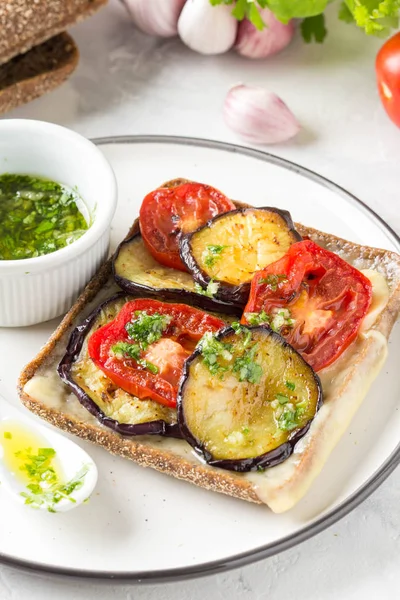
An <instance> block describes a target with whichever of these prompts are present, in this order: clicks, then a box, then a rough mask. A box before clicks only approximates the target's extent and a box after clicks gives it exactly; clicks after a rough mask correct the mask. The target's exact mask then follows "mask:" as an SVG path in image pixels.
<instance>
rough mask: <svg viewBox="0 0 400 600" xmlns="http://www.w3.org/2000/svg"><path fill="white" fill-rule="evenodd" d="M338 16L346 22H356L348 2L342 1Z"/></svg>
mask: <svg viewBox="0 0 400 600" xmlns="http://www.w3.org/2000/svg"><path fill="white" fill-rule="evenodd" d="M338 17H339V19H340V20H341V21H344V23H354V16H353V13H352V12H351V11H350V9H349V7H348V6H347V4H346V2H342V3H341V5H340V7H339V14H338Z"/></svg>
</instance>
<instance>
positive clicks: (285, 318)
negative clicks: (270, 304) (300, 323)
mask: <svg viewBox="0 0 400 600" xmlns="http://www.w3.org/2000/svg"><path fill="white" fill-rule="evenodd" d="M270 325H271V329H272V330H273V331H275V332H276V333H279V332H280V331H281V329H282V328H283V327H293V325H294V319H292V318H291V315H290V310H289V309H288V308H280V309H279V308H278V309H275V311H274V314H273V316H272V320H271V323H270Z"/></svg>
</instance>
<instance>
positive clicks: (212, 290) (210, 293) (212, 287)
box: [194, 279, 219, 298]
mask: <svg viewBox="0 0 400 600" xmlns="http://www.w3.org/2000/svg"><path fill="white" fill-rule="evenodd" d="M218 288H219V283H217V282H216V281H213V280H212V279H211V280H210V282H209V284H208V285H207V287H206V289H203V288H202V287H201V285H200V284H199V283H197V282H196V283H195V284H194V291H195V292H196V293H197V294H201V295H202V296H207V297H208V298H214V296H215V294H216V293H217V292H218Z"/></svg>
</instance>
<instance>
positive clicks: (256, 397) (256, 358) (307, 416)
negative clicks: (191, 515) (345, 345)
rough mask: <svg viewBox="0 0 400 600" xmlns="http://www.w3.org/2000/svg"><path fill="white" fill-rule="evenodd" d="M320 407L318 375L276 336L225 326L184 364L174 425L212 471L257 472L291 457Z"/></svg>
mask: <svg viewBox="0 0 400 600" xmlns="http://www.w3.org/2000/svg"><path fill="white" fill-rule="evenodd" d="M321 402H322V390H321V383H320V381H319V378H318V376H317V375H316V374H315V373H314V371H313V370H312V368H311V367H310V366H309V365H308V364H307V363H306V362H305V360H304V359H303V358H302V357H301V356H300V354H298V353H297V351H296V350H294V348H292V347H291V346H289V344H287V342H285V340H284V339H283V338H282V337H281V336H279V335H278V334H276V333H274V332H273V331H272V330H271V329H269V328H267V327H240V326H239V327H235V328H234V329H233V328H231V327H229V328H226V329H224V330H222V331H221V332H219V333H218V334H217V335H215V336H212V335H211V334H206V335H205V336H204V337H203V339H202V341H201V342H200V345H199V347H198V349H197V350H196V351H195V352H194V354H192V356H191V357H190V358H189V359H188V360H187V361H186V366H185V371H184V376H183V378H182V380H181V386H180V390H179V396H178V420H179V425H180V428H181V432H182V435H183V437H184V438H185V439H186V440H187V442H189V444H190V445H191V446H193V448H194V449H195V450H196V452H197V453H199V454H200V455H201V456H202V457H203V458H204V459H205V460H206V462H207V463H209V464H210V465H212V466H215V467H220V468H223V469H228V470H232V471H252V470H260V469H265V468H268V467H273V466H275V465H277V464H279V463H280V462H282V461H284V460H285V459H286V458H287V457H288V456H289V455H290V454H291V453H292V452H293V449H294V446H295V444H296V443H297V442H298V440H299V439H300V438H301V437H302V436H304V435H305V433H306V432H307V431H308V429H309V427H310V424H311V421H312V419H313V418H314V416H315V414H316V412H317V410H318V409H319V407H320V404H321Z"/></svg>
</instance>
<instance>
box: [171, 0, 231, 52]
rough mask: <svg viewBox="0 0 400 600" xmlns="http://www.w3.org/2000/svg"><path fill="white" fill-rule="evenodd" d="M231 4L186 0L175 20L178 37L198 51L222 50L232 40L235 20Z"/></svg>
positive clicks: (227, 48)
mask: <svg viewBox="0 0 400 600" xmlns="http://www.w3.org/2000/svg"><path fill="white" fill-rule="evenodd" d="M231 12H232V7H231V6H227V5H225V4H220V5H218V6H212V4H210V0H187V1H186V4H185V6H184V7H183V10H182V12H181V16H180V17H179V21H178V32H179V35H180V37H181V40H182V41H183V42H184V43H185V44H186V46H189V48H191V49H192V50H195V51H196V52H200V53H201V54H222V53H223V52H227V51H228V50H229V49H230V48H232V46H233V45H234V43H235V40H236V34H237V28H238V22H237V20H236V19H235V18H234V17H233V16H232V14H231Z"/></svg>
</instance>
